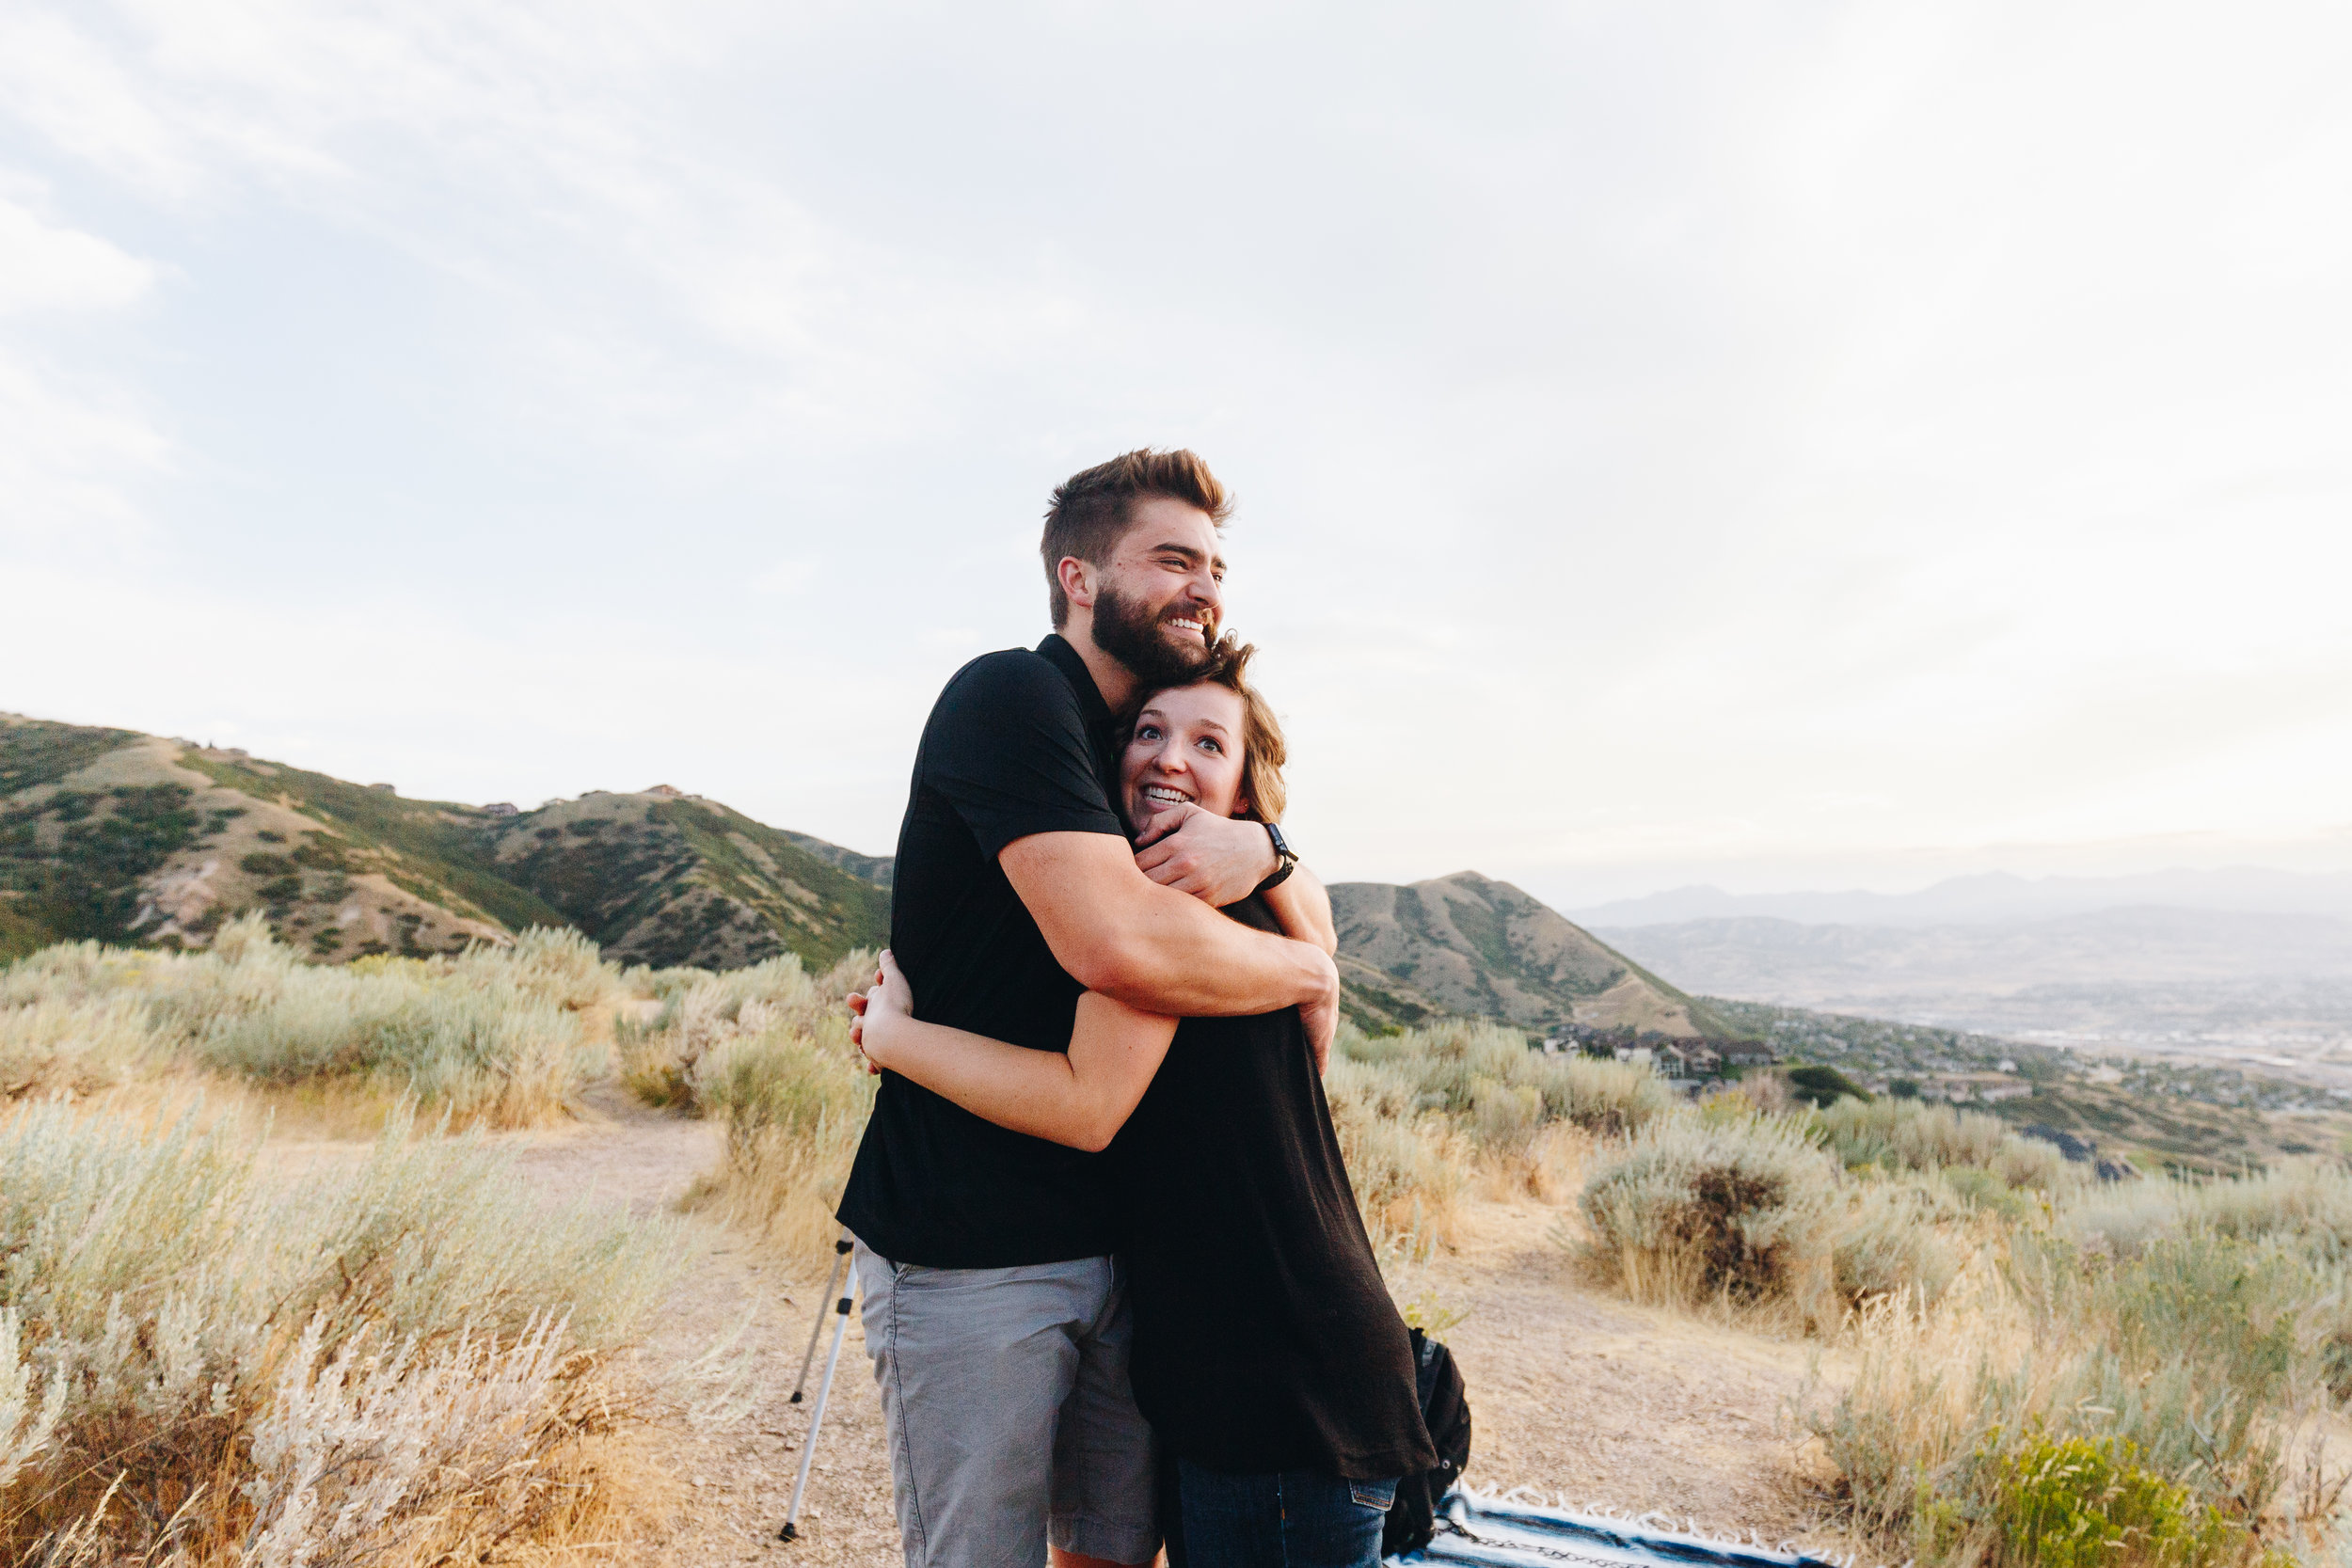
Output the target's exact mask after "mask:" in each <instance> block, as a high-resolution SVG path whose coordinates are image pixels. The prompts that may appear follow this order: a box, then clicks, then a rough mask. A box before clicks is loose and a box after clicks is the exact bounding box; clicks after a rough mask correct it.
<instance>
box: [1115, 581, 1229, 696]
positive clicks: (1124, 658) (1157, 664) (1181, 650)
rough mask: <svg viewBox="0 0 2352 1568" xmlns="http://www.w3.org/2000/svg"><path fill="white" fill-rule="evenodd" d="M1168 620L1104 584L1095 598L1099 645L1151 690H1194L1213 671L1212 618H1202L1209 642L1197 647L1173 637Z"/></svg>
mask: <svg viewBox="0 0 2352 1568" xmlns="http://www.w3.org/2000/svg"><path fill="white" fill-rule="evenodd" d="M1166 615H1167V611H1165V610H1153V609H1152V608H1151V606H1149V605H1146V604H1144V603H1142V602H1141V601H1140V600H1136V599H1130V598H1127V597H1125V596H1124V595H1122V594H1120V593H1119V591H1118V590H1117V589H1114V588H1112V587H1110V586H1109V585H1108V584H1104V587H1103V589H1102V591H1101V592H1100V593H1098V594H1096V595H1095V597H1094V645H1095V646H1096V647H1098V648H1100V649H1102V650H1103V651H1104V653H1106V654H1108V655H1110V656H1111V657H1113V658H1115V659H1117V660H1119V662H1120V663H1121V664H1123V665H1125V666H1126V667H1127V668H1128V669H1130V670H1132V671H1134V672H1135V676H1136V679H1137V680H1139V681H1141V682H1142V683H1143V684H1144V685H1146V686H1149V687H1162V686H1182V685H1185V684H1188V683H1189V682H1190V681H1191V680H1192V678H1193V677H1194V676H1195V675H1198V674H1199V673H1200V672H1201V671H1203V670H1206V669H1207V668H1208V667H1209V649H1208V639H1207V636H1206V633H1207V631H1208V629H1209V628H1210V625H1211V623H1210V622H1209V619H1208V617H1207V616H1206V615H1197V616H1196V618H1197V619H1198V620H1199V621H1200V624H1201V627H1202V631H1203V636H1202V639H1201V642H1200V645H1199V646H1194V645H1193V644H1192V643H1190V642H1189V641H1187V640H1185V639H1182V638H1178V637H1175V636H1173V635H1171V634H1170V633H1169V632H1168V626H1167V620H1166Z"/></svg>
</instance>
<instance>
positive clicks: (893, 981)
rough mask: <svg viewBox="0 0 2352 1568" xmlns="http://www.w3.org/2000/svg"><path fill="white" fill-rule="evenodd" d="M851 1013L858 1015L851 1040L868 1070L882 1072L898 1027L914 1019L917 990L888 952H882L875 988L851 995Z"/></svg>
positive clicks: (854, 1021) (887, 1064)
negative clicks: (864, 1060)
mask: <svg viewBox="0 0 2352 1568" xmlns="http://www.w3.org/2000/svg"><path fill="white" fill-rule="evenodd" d="M850 1012H852V1013H854V1014H856V1015H857V1016H856V1018H855V1019H853V1020H852V1021H851V1022H850V1041H851V1042H852V1043H853V1044H855V1045H856V1046H857V1048H858V1052H859V1053H860V1054H861V1055H863V1056H864V1057H865V1058H866V1071H868V1072H880V1071H881V1070H882V1069H884V1068H886V1067H888V1066H889V1065H890V1052H891V1046H892V1045H893V1044H894V1043H895V1040H896V1037H897V1036H898V1030H897V1028H896V1027H895V1026H896V1024H897V1023H898V1022H899V1021H901V1020H904V1019H911V1018H913V1017H914V987H912V986H910V985H908V984H907V977H906V974H905V972H904V971H902V970H900V969H899V968H898V959H897V958H893V957H891V955H890V952H889V950H888V949H886V948H885V949H884V950H883V952H882V967H881V968H880V969H878V970H876V971H875V974H874V983H873V985H871V986H869V987H867V988H866V990H864V991H863V992H859V991H851V992H850Z"/></svg>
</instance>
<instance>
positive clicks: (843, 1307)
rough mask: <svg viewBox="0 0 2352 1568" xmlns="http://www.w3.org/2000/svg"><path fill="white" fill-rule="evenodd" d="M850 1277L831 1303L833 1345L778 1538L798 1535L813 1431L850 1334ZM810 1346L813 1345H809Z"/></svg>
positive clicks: (811, 1462) (821, 1419)
mask: <svg viewBox="0 0 2352 1568" xmlns="http://www.w3.org/2000/svg"><path fill="white" fill-rule="evenodd" d="M855 1284H856V1282H855V1281H854V1280H844V1281H843V1282H842V1286H841V1299H840V1300H839V1301H836V1302H835V1303H834V1308H833V1309H834V1324H833V1348H832V1349H830V1350H828V1351H827V1352H826V1353H825V1381H824V1382H822V1383H820V1384H818V1386H817V1403H816V1405H815V1406H814V1407H813V1408H812V1409H811V1410H810V1411H809V1413H808V1435H807V1437H805V1438H803V1440H802V1443H801V1473H800V1475H799V1476H798V1477H797V1478H796V1479H795V1480H794V1481H793V1482H792V1506H791V1508H790V1509H789V1510H788V1511H787V1513H785V1516H784V1528H782V1529H780V1530H778V1531H777V1532H776V1539H777V1540H779V1541H797V1540H798V1539H800V1534H801V1501H802V1499H803V1497H807V1495H808V1472H809V1467H810V1466H811V1465H814V1464H816V1463H817V1433H818V1428H820V1427H822V1426H823V1425H824V1424H825V1401H826V1400H827V1399H828V1398H830V1397H831V1396H832V1394H833V1374H834V1371H836V1370H838V1369H839V1368H840V1366H841V1341H842V1340H843V1339H844V1338H848V1337H849V1333H850V1297H851V1296H852V1295H854V1294H855V1293H856V1291H855V1289H854V1287H855ZM811 1348H812V1349H814V1348H815V1347H814V1345H813V1344H812V1346H811Z"/></svg>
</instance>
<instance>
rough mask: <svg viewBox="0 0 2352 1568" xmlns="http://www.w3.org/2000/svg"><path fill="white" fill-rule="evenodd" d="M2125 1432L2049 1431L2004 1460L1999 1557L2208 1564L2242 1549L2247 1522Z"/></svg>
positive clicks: (2116, 1564) (2070, 1563)
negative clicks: (2234, 1518) (2147, 1456)
mask: <svg viewBox="0 0 2352 1568" xmlns="http://www.w3.org/2000/svg"><path fill="white" fill-rule="evenodd" d="M2138 1458H2139V1450H2138V1449H2137V1448H2136V1447H2135V1446H2133V1445H2132V1444H2130V1443H2127V1442H2123V1441H2122V1440H2121V1439H2119V1438H2114V1437H2106V1438H2099V1439H2095V1440H2094V1439H2091V1438H2088V1437H2068V1438H2063V1439H2060V1438H2054V1437H2047V1436H2041V1437H2037V1438H2035V1439H2034V1440H2033V1441H2032V1442H2030V1443H2028V1444H2026V1446H2025V1447H2024V1448H2023V1449H2020V1450H2019V1451H2017V1452H2015V1453H2012V1454H2010V1455H2009V1456H2008V1457H2006V1458H2005V1459H2004V1460H2003V1461H2002V1462H2001V1465H2000V1479H1999V1483H1998V1491H1997V1493H1996V1497H1997V1503H1996V1508H1995V1513H1994V1518H1995V1521H1996V1524H1997V1527H1998V1529H1999V1532H2000V1554H1999V1556H2000V1560H2002V1561H2003V1562H2005V1563H2013V1564H2017V1565H2019V1568H2026V1565H2031V1568H2202V1565H2204V1564H2209V1563H2220V1562H2228V1561H2233V1560H2236V1559H2237V1558H2238V1557H2240V1556H2241V1555H2243V1553H2244V1549H2245V1544H2246V1532H2245V1531H2244V1530H2242V1529H2240V1528H2235V1527H2233V1525H2232V1524H2231V1522H2230V1521H2229V1520H2228V1519H2227V1518H2226V1517H2224V1516H2223V1514H2222V1513H2221V1511H2220V1510H2219V1509H2217V1508H2215V1507H2214V1506H2213V1505H2211V1504H2210V1503H2201V1502H2199V1501H2198V1500H2197V1499H2196V1498H2195V1497H2192V1496H2191V1495H2190V1494H2189V1491H2188V1488H2186V1487H2185V1486H2180V1485H2176V1484H2174V1483H2173V1482H2171V1481H2166V1480H2165V1479H2164V1478H2163V1477H2161V1476H2156V1475H2152V1474H2150V1473H2149V1472H2148V1471H2147V1470H2146V1469H2144V1468H2142V1467H2141V1466H2140V1465H2139V1464H2138V1463H2137V1461H2138Z"/></svg>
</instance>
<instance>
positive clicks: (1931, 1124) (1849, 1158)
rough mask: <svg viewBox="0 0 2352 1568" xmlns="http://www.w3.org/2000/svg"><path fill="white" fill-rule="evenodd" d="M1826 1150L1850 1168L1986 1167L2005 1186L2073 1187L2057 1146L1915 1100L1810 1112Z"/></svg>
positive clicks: (1838, 1103)
mask: <svg viewBox="0 0 2352 1568" xmlns="http://www.w3.org/2000/svg"><path fill="white" fill-rule="evenodd" d="M1813 1123H1814V1126H1815V1127H1817V1128H1818V1129H1820V1132H1821V1134H1822V1135H1823V1137H1824V1138H1825V1139H1826V1140H1827V1142H1828V1145H1829V1148H1830V1149H1831V1150H1832V1151H1833V1152H1834V1153H1836V1156H1837V1158H1838V1159H1839V1161H1840V1162H1842V1163H1843V1164H1845V1165H1846V1166H1847V1167H1848V1168H1849V1169H1851V1168H1853V1167H1855V1166H1858V1165H1878V1166H1880V1167H1882V1168H1883V1169H1886V1170H1899V1171H1900V1170H1908V1171H1941V1170H1953V1169H1961V1168H1975V1169H1979V1170H1985V1171H1990V1172H1992V1173H1993V1174H1994V1175H1995V1176H1997V1177H1999V1178H2000V1180H2002V1181H2003V1182H2004V1183H2006V1184H2007V1185H2009V1186H2010V1187H2031V1188H2035V1189H2037V1190H2039V1191H2042V1192H2055V1191H2058V1189H2060V1188H2061V1187H2067V1186H2073V1185H2079V1181H2078V1180H2076V1179H2075V1178H2074V1176H2072V1175H2071V1174H2070V1173H2069V1171H2068V1168H2067V1164H2066V1160H2065V1157H2064V1156H2063V1155H2061V1154H2059V1153H2058V1150H2057V1148H2053V1147H2052V1146H2051V1145H2049V1144H2046V1143H2041V1142H2038V1141H2036V1140H2034V1139H2031V1138H2022V1137H2019V1136H2018V1135H2017V1134H2016V1133H2015V1132H2010V1128H2009V1124H2008V1123H2007V1122H2004V1121H2002V1120H2001V1119H2000V1118H1999V1117H1989V1116H1985V1115H1983V1114H1982V1113H1981V1112H1977V1111H1957V1110H1954V1109H1953V1108H1952V1107H1951V1106H1949V1105H1931V1104H1926V1103H1923V1102H1921V1101H1915V1100H1895V1099H1887V1100H1851V1099H1836V1100H1833V1101H1831V1103H1829V1104H1828V1105H1825V1106H1822V1107H1821V1108H1820V1109H1819V1110H1817V1111H1816V1112H1815V1113H1814V1117H1813Z"/></svg>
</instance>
